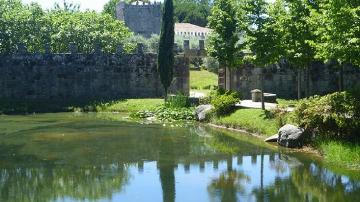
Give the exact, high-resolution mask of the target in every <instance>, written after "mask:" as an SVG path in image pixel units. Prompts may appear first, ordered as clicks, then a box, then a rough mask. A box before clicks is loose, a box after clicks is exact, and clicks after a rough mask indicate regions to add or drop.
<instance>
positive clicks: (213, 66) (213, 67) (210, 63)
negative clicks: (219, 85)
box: [204, 57, 219, 74]
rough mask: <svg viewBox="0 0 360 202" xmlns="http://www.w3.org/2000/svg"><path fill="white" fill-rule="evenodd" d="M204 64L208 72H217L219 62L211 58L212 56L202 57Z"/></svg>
mask: <svg viewBox="0 0 360 202" xmlns="http://www.w3.org/2000/svg"><path fill="white" fill-rule="evenodd" d="M204 65H205V67H206V69H207V70H208V71H209V72H213V73H216V74H217V73H218V70H219V62H218V61H217V59H215V58H212V57H206V58H205V59H204Z"/></svg>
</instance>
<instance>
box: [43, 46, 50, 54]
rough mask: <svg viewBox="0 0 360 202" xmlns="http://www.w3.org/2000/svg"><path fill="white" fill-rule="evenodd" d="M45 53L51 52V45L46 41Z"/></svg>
mask: <svg viewBox="0 0 360 202" xmlns="http://www.w3.org/2000/svg"><path fill="white" fill-rule="evenodd" d="M44 50H45V54H51V45H50V43H46V44H45V45H44Z"/></svg>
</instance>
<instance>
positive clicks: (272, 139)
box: [264, 134, 279, 142]
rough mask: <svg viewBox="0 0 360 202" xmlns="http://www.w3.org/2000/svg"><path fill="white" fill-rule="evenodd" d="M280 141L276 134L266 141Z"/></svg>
mask: <svg viewBox="0 0 360 202" xmlns="http://www.w3.org/2000/svg"><path fill="white" fill-rule="evenodd" d="M278 139H279V134H275V135H273V136H270V137H268V138H266V139H265V140H264V141H265V142H277V140H278Z"/></svg>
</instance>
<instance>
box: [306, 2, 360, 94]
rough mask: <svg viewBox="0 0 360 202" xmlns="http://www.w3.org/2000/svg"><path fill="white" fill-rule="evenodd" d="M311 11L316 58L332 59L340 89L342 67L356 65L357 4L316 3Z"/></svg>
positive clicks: (359, 42)
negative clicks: (314, 32) (336, 67)
mask: <svg viewBox="0 0 360 202" xmlns="http://www.w3.org/2000/svg"><path fill="white" fill-rule="evenodd" d="M316 2H317V3H318V5H317V7H315V8H313V9H312V13H311V14H312V15H311V17H312V18H311V22H312V23H313V26H314V27H316V34H317V38H316V40H314V41H312V46H313V47H315V49H316V58H318V59H321V60H324V61H329V60H335V61H336V62H337V64H338V65H339V66H340V68H341V69H340V72H341V74H340V79H339V87H340V90H343V76H342V66H343V65H344V64H353V65H357V66H360V37H359V36H360V20H359V19H360V1H358V0H319V1H316Z"/></svg>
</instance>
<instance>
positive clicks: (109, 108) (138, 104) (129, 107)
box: [96, 99, 164, 112]
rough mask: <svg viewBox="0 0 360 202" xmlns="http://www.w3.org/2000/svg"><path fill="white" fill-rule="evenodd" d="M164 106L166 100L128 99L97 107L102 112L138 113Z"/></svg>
mask: <svg viewBox="0 0 360 202" xmlns="http://www.w3.org/2000/svg"><path fill="white" fill-rule="evenodd" d="M162 104H164V99H127V100H119V101H115V102H111V103H107V104H104V105H101V106H100V105H99V106H97V107H96V108H97V111H100V112H137V111H141V110H151V109H154V108H156V107H158V106H161V105H162Z"/></svg>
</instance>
